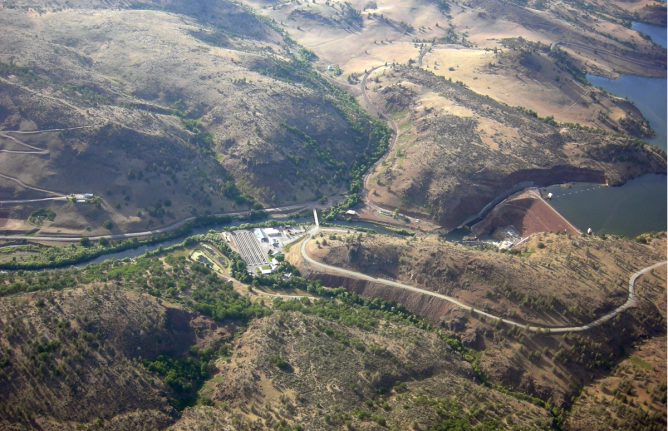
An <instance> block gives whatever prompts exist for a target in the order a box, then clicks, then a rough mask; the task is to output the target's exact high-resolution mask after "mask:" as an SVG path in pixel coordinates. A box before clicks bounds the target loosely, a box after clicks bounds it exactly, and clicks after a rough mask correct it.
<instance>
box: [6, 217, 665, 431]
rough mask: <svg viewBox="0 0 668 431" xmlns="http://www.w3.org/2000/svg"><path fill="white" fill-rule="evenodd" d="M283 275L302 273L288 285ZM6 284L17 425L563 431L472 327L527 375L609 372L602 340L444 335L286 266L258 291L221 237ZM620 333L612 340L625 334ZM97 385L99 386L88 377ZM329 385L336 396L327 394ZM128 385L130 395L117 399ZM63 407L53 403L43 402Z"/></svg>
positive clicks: (554, 409)
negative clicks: (201, 252)
mask: <svg viewBox="0 0 668 431" xmlns="http://www.w3.org/2000/svg"><path fill="white" fill-rule="evenodd" d="M268 224H271V223H268ZM332 241H334V240H332ZM399 241H405V240H404V239H401V240H399ZM606 241H612V240H606ZM198 243H201V244H203V245H205V246H206V248H207V249H208V250H210V252H212V253H213V252H215V253H218V254H219V255H220V256H221V258H224V259H225V260H226V261H227V263H226V265H225V266H226V267H228V268H229V270H230V273H231V275H232V276H233V277H234V278H236V279H238V280H244V281H245V282H247V283H249V284H248V285H247V286H246V287H243V288H241V289H237V290H235V288H234V286H233V283H231V282H228V281H227V278H226V277H225V276H222V275H221V274H219V273H217V272H215V271H213V270H212V269H210V268H208V267H206V266H205V265H202V264H200V263H197V262H193V261H191V260H190V259H188V258H186V256H187V255H188V254H189V251H190V250H191V249H193V248H194V247H196V246H197V245H198ZM545 244H546V248H547V247H548V246H549V247H552V246H553V244H555V242H554V241H553V242H550V241H547V242H546V243H545ZM630 244H635V246H634V247H644V246H641V245H640V244H638V243H637V242H632V243H630ZM590 247H591V245H590ZM542 250H545V249H542ZM588 250H589V248H588ZM384 254H385V255H387V254H388V253H387V252H385V253H384ZM284 272H291V273H292V274H293V275H292V277H290V279H288V280H285V279H284V278H283V277H282V274H283V273H284ZM0 284H1V285H2V287H3V289H2V296H1V297H0V311H1V312H2V314H1V315H0V332H1V333H2V334H3V335H2V337H0V347H1V350H0V352H2V353H1V354H0V367H1V368H0V391H2V393H3V394H5V396H4V398H5V399H6V400H8V401H9V402H4V403H0V412H2V415H1V416H2V418H3V420H5V421H7V422H5V423H7V424H9V423H13V424H20V423H22V424H26V425H28V424H33V425H35V424H38V423H39V419H37V417H38V416H40V417H42V416H43V417H52V418H55V420H57V421H74V422H79V423H89V424H92V423H97V422H98V421H99V420H102V421H103V422H105V423H108V424H109V425H108V426H110V427H111V429H116V428H120V427H121V426H122V424H125V425H123V426H126V427H127V426H128V425H127V423H126V422H124V421H127V420H129V419H128V417H125V416H122V415H121V413H124V412H133V411H141V413H137V414H139V415H140V416H139V417H140V418H142V419H141V420H143V421H145V422H147V423H149V422H151V423H154V426H155V428H164V427H166V426H167V425H168V424H170V423H171V424H173V425H174V426H175V427H176V429H188V427H189V426H190V425H192V424H193V423H197V424H199V426H204V427H206V426H207V425H206V424H208V423H210V422H209V421H212V420H214V422H215V421H219V422H215V423H220V424H227V425H228V426H232V427H235V428H241V427H243V426H247V427H251V423H253V422H254V421H255V419H253V418H254V417H260V418H261V423H262V425H259V424H255V425H252V426H253V427H258V428H264V427H266V428H273V429H276V428H277V427H282V428H283V429H286V427H287V426H289V427H291V429H314V428H325V429H336V428H337V427H339V428H340V427H341V426H348V427H353V428H356V429H357V428H358V427H359V428H364V427H366V426H371V425H372V424H374V426H381V427H387V428H390V429H392V428H396V429H408V428H409V427H411V428H413V429H425V430H426V429H452V428H454V429H462V430H469V429H471V430H495V429H558V427H559V426H560V424H561V423H562V421H563V419H564V417H566V416H567V415H568V413H567V412H564V411H563V410H562V409H560V408H558V406H555V405H553V403H554V399H546V400H540V399H538V398H534V396H533V395H528V394H527V393H522V392H515V391H512V390H509V389H507V386H504V385H503V384H504V383H505V382H504V377H503V376H502V377H501V378H500V377H499V376H498V375H497V374H496V372H495V370H494V369H490V365H489V354H490V352H488V351H487V349H480V348H479V347H478V346H475V345H474V344H472V343H471V342H470V339H469V338H467V337H468V336H469V335H468V333H467V332H462V331H461V329H456V328H455V325H456V324H465V323H463V322H466V321H469V320H470V321H472V322H478V323H477V325H479V326H480V327H482V328H485V329H484V331H485V332H486V333H487V334H488V335H489V334H493V335H489V337H488V338H489V341H488V342H491V340H492V339H493V340H496V341H495V342H496V343H500V344H499V346H500V347H501V349H500V351H503V348H504V347H503V346H505V345H506V343H507V342H510V343H512V344H518V345H519V347H517V351H518V352H519V353H518V354H517V355H518V356H520V357H521V356H527V358H528V359H527V361H528V362H529V363H530V364H541V363H542V362H545V361H547V358H549V357H553V358H554V360H555V363H557V362H558V363H565V359H566V358H569V360H568V367H571V368H572V369H574V370H576V371H575V372H577V370H578V369H580V368H581V367H583V366H585V365H586V366H587V371H588V372H592V373H597V372H600V369H607V368H608V367H609V366H610V364H611V363H614V360H615V359H614V358H611V359H608V357H607V356H606V357H605V358H602V357H599V356H597V354H596V352H597V349H599V350H600V349H601V348H602V347H601V344H600V341H596V340H592V339H590V338H588V337H587V336H584V335H576V336H573V335H569V334H566V335H564V336H563V337H560V336H559V337H557V336H549V335H539V336H532V337H530V336H529V334H528V333H526V332H525V331H522V330H521V329H519V328H516V329H513V330H510V329H509V328H504V327H503V325H498V323H494V322H493V321H488V320H487V321H485V320H482V319H479V320H477V319H478V318H477V317H476V316H474V315H469V316H468V317H466V318H464V319H462V318H461V316H459V317H458V316H453V317H455V319H454V320H452V321H451V322H441V323H438V321H434V320H430V319H428V318H424V317H420V316H417V315H414V314H411V313H410V312H409V311H408V310H409V309H410V308H406V307H404V306H402V305H401V304H398V303H396V302H394V301H392V300H384V299H381V298H373V299H372V298H368V297H364V296H360V295H359V294H356V293H352V292H350V291H348V290H347V289H345V288H343V287H339V288H333V289H332V288H327V287H324V286H323V284H322V282H321V281H319V280H309V279H306V278H303V277H302V276H301V275H300V271H299V270H298V269H297V268H295V267H294V266H292V265H291V264H290V263H288V262H286V261H283V262H282V263H281V266H280V267H279V269H278V271H277V273H275V274H272V275H270V276H256V277H251V276H249V275H248V274H247V270H246V267H245V264H244V262H243V261H242V260H241V259H240V258H239V256H238V255H237V254H236V253H234V252H233V251H232V250H231V249H230V248H229V247H228V245H227V243H226V242H224V240H223V239H222V238H221V235H220V234H219V233H218V232H211V233H209V234H206V235H197V236H195V237H191V238H188V239H186V240H185V241H184V242H183V243H182V244H179V245H176V246H172V247H168V248H165V249H158V250H156V251H154V252H151V253H148V254H146V255H144V256H141V257H138V258H136V259H135V260H134V261H129V260H123V261H118V260H108V261H105V262H102V263H96V264H91V265H88V266H87V267H84V268H81V269H76V268H71V269H57V270H53V271H45V272H39V273H30V272H23V271H18V272H14V273H9V274H4V275H2V276H0ZM650 286H653V285H650ZM266 287H270V288H271V289H272V290H274V291H279V292H281V291H283V292H286V294H288V295H290V294H294V293H293V292H295V291H296V290H298V291H306V292H309V294H311V295H316V296H318V297H319V298H320V299H316V300H312V299H308V298H303V299H300V300H296V299H288V300H285V299H281V298H275V299H273V300H272V301H270V302H265V300H264V298H263V296H261V295H260V296H255V291H256V289H257V290H261V289H263V288H266ZM240 291H243V293H240ZM246 292H248V294H245V293H246ZM646 311H647V310H645V311H643V312H646ZM652 319H654V318H652ZM654 320H655V319H654ZM27 322H33V323H32V325H29V324H28V323H27ZM457 322H459V323H457ZM650 323H651V322H650ZM619 325H621V323H620V322H617V321H615V322H612V323H611V325H610V326H611V329H610V330H611V331H615V332H620V330H619ZM503 340H507V341H503ZM541 343H545V347H547V348H546V349H544V350H543V347H542V344H541ZM554 343H559V346H560V349H557V348H556V347H555V346H556V344H554ZM553 350H554V351H553ZM599 362H600V364H601V367H599V366H590V365H592V363H597V364H598V363H599ZM636 362H638V363H640V362H639V361H636ZM518 363H521V362H518ZM524 366H526V365H524ZM644 366H645V368H644V369H646V368H647V365H644ZM490 371H491V374H490V373H489V372H490ZM559 372H564V373H566V368H563V369H562V367H561V366H559ZM92 375H97V376H98V377H97V379H96V380H95V381H91V380H90V377H86V376H92ZM314 377H315V379H314ZM86 379H89V380H86ZM263 379H264V380H263ZM323 380H324V381H326V382H328V383H327V384H328V385H329V386H328V387H330V388H331V392H330V391H329V390H327V389H326V388H322V387H320V386H319V385H320V384H321V383H320V382H322V381H323ZM261 381H265V382H267V383H266V385H265V384H261V383H260V382H261ZM10 382H11V384H10ZM96 382H107V383H104V384H105V385H106V386H105V391H98V392H99V393H98V395H96V396H87V397H85V404H84V407H85V406H88V405H92V404H95V403H104V404H105V406H106V407H105V408H104V409H102V410H99V409H92V408H88V407H85V408H83V409H82V408H79V403H78V401H79V400H80V398H81V395H80V391H82V390H86V391H88V390H90V388H95V387H97V383H96ZM268 382H271V383H268ZM43 384H44V385H46V384H48V386H49V388H51V389H50V391H52V392H49V393H48V395H44V394H42V392H40V390H39V388H40V387H41V385H43ZM267 385H269V386H267ZM508 386H511V385H508ZM512 386H515V385H512ZM125 387H128V388H131V392H130V393H129V394H128V395H124V396H119V395H118V394H119V393H121V392H122V391H125V389H124V388H125ZM53 391H55V392H53ZM160 391H162V393H164V394H167V398H162V396H161V395H160V393H161V392H160ZM268 391H278V392H279V394H280V395H270V393H269V392H268ZM527 392H531V391H527ZM130 394H132V395H130ZM137 394H139V395H137ZM54 395H55V396H57V397H58V400H59V401H58V402H57V403H52V404H48V403H46V401H48V400H49V399H50V397H52V396H54ZM258 397H260V398H258ZM265 397H266V398H265ZM332 397H334V400H332ZM15 399H26V400H31V401H23V402H19V403H16V402H13V400H15ZM259 399H266V400H267V403H266V402H264V401H262V402H259V401H258V400H259ZM659 401H660V400H659ZM89 403H90V404H89ZM75 406H76V408H75ZM189 406H190V407H193V408H186V407H189ZM518 409H520V410H522V411H525V412H526V413H524V414H522V415H519V414H517V411H518ZM248 411H250V412H252V413H253V415H254V416H252V417H251V416H248V415H247V412H248ZM318 412H319V413H318ZM239 414H241V416H239ZM119 415H120V416H119ZM179 417H180V419H179ZM98 418H100V419H98ZM35 421H37V422H35ZM193 421H194V422H193ZM244 424H245V425H244ZM211 426H213V425H211ZM300 427H301V428H300Z"/></svg>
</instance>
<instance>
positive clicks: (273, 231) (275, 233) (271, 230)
mask: <svg viewBox="0 0 668 431" xmlns="http://www.w3.org/2000/svg"><path fill="white" fill-rule="evenodd" d="M263 231H264V233H265V235H267V236H281V232H280V231H279V230H278V229H274V228H273V227H269V228H266V229H263Z"/></svg>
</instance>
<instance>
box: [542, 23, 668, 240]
mask: <svg viewBox="0 0 668 431" xmlns="http://www.w3.org/2000/svg"><path fill="white" fill-rule="evenodd" d="M663 36H664V39H663V40H664V46H665V30H664V34H663ZM587 79H588V80H589V81H590V82H591V83H592V84H594V85H596V86H599V87H602V88H604V89H605V90H607V91H609V92H610V93H612V94H615V95H617V96H620V97H627V98H628V100H630V101H632V102H633V103H635V105H636V106H637V107H638V109H640V112H641V113H642V114H643V116H644V117H645V119H647V120H648V121H649V123H650V125H651V126H652V129H654V131H655V132H656V133H657V135H658V137H657V138H654V139H647V140H646V141H647V142H649V143H651V144H653V145H656V146H657V147H660V148H663V149H664V150H665V149H666V141H667V140H668V139H667V136H668V134H667V133H666V115H667V113H666V91H667V88H666V78H646V77H642V76H633V75H622V76H621V77H620V78H619V79H615V80H611V79H606V78H602V77H600V76H595V75H587ZM544 192H545V194H547V193H548V192H551V193H552V194H553V195H554V196H553V199H552V201H551V202H550V203H551V205H552V206H553V207H554V208H555V209H556V210H557V211H559V212H560V213H561V214H562V215H563V216H564V217H566V218H567V219H568V220H569V221H570V222H571V223H573V224H574V225H575V226H576V227H578V228H579V229H580V230H582V231H583V232H584V231H586V230H587V229H588V228H591V229H592V230H594V232H595V233H597V234H598V233H608V234H616V235H625V236H628V237H635V236H637V235H639V234H641V233H643V232H651V231H663V230H667V229H666V214H667V213H668V208H667V204H666V200H667V199H666V196H667V194H668V188H667V187H666V176H665V175H645V176H643V177H640V178H637V179H635V180H631V181H628V182H627V183H626V184H624V185H623V186H621V187H605V186H601V185H595V184H572V185H570V186H569V187H564V186H553V187H548V188H547V189H546V190H545V191H544Z"/></svg>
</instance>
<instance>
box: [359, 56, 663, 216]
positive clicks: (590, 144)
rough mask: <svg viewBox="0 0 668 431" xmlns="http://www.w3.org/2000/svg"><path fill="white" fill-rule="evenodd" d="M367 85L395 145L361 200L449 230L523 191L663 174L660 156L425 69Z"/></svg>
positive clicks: (386, 71)
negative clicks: (393, 131)
mask: <svg viewBox="0 0 668 431" xmlns="http://www.w3.org/2000/svg"><path fill="white" fill-rule="evenodd" d="M370 81H371V82H368V84H367V85H368V86H369V91H368V95H369V98H370V99H371V100H372V102H373V103H374V104H375V105H376V106H379V107H381V109H384V110H385V111H386V112H387V113H388V115H391V116H392V119H393V121H394V123H395V124H396V128H397V131H398V138H397V140H396V143H394V145H393V147H392V148H391V150H390V153H389V154H388V156H387V157H386V158H385V159H384V160H383V162H382V163H380V164H377V165H376V166H375V167H374V169H373V171H372V172H371V174H370V175H369V178H368V180H367V182H366V187H367V189H368V190H369V198H370V199H371V200H372V201H374V202H376V203H378V204H379V205H381V206H386V207H389V208H399V209H400V210H401V211H402V212H407V213H409V214H410V213H414V214H420V215H422V216H428V217H432V218H433V219H435V220H437V221H438V222H439V223H441V224H442V225H443V226H444V227H445V228H448V229H452V228H455V227H458V226H460V225H461V224H463V223H464V222H465V221H467V219H469V218H470V217H471V216H472V215H475V214H477V213H478V212H479V211H480V210H482V209H483V207H485V205H487V204H488V203H489V202H491V201H492V200H493V199H494V198H495V197H497V196H499V195H501V194H502V193H504V192H506V191H507V190H510V189H511V188H512V187H514V186H515V185H517V184H520V183H523V182H533V183H534V185H536V186H542V185H551V184H556V183H560V182H567V181H586V182H599V183H606V182H607V183H609V184H610V185H616V184H621V183H623V182H625V181H626V180H627V179H629V178H634V177H637V176H640V175H642V174H644V173H651V172H657V173H658V172H663V173H665V172H666V159H665V153H663V152H661V151H659V150H657V149H655V148H653V147H651V146H649V145H647V144H645V143H643V142H642V141H639V140H637V139H633V138H631V137H630V136H628V135H616V134H612V133H607V132H604V131H601V130H592V129H589V128H586V127H581V126H579V125H577V124H559V123H556V122H555V121H554V119H553V118H551V117H547V118H538V116H537V115H536V113H535V112H531V111H527V110H526V109H523V108H514V107H510V106H508V105H505V104H502V103H498V102H496V101H494V100H493V99H491V98H489V97H485V96H482V95H479V94H477V93H475V92H473V91H471V90H469V89H468V88H466V85H465V84H463V83H461V82H457V81H452V80H451V79H445V78H443V77H440V76H437V75H435V74H432V73H429V72H427V71H424V70H420V69H416V68H411V67H406V66H395V67H388V68H380V69H378V70H376V71H374V73H373V74H371V75H370Z"/></svg>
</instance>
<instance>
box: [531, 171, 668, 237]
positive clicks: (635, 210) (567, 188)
mask: <svg viewBox="0 0 668 431" xmlns="http://www.w3.org/2000/svg"><path fill="white" fill-rule="evenodd" d="M541 191H542V194H543V196H546V195H547V193H552V195H553V196H552V200H550V201H549V202H550V204H551V205H552V207H554V209H556V210H557V211H559V213H561V215H563V216H564V217H566V219H567V220H568V221H570V222H571V223H573V224H574V225H575V226H576V227H577V228H578V229H580V230H581V231H582V232H586V231H587V229H588V228H591V229H592V230H593V231H594V233H595V234H596V235H598V234H600V233H606V234H615V235H624V236H628V237H635V236H638V235H639V234H641V233H643V232H651V231H661V230H666V211H667V206H666V176H665V175H644V176H642V177H640V178H636V179H634V180H629V181H628V182H627V183H626V184H624V185H623V186H621V187H607V186H604V185H601V184H583V183H577V184H572V185H557V186H551V187H547V188H546V189H541Z"/></svg>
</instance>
